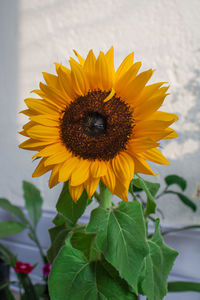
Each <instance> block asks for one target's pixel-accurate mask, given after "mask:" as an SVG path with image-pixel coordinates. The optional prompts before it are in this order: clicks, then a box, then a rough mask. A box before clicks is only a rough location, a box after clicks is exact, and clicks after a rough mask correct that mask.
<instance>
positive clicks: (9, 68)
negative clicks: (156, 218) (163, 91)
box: [0, 0, 200, 225]
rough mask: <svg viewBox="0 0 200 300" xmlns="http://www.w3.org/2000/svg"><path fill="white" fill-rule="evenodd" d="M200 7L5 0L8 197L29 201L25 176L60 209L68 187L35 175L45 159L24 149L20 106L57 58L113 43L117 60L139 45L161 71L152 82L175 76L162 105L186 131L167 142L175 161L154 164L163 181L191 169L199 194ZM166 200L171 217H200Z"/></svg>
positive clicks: (0, 7)
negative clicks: (58, 199) (23, 188)
mask: <svg viewBox="0 0 200 300" xmlns="http://www.w3.org/2000/svg"><path fill="white" fill-rule="evenodd" d="M199 13H200V1H199V0H190V1H189V0H170V1H169V0H168V1H167V0H151V1H149V0H140V1H139V0H124V1H122V0H101V1H99V0H84V1H83V0H76V1H74V0H68V1H66V0H43V1H40V0H32V1H26V0H21V1H19V2H17V1H15V0H3V1H1V3H0V14H1V18H0V23H1V24H0V25H1V26H0V28H3V30H1V31H2V32H1V34H2V39H3V40H4V43H2V44H1V48H2V53H1V54H0V59H1V69H0V76H1V80H0V88H1V94H0V95H1V106H2V108H1V111H0V114H1V117H0V122H1V125H0V132H1V141H0V143H1V156H0V164H1V166H0V169H1V180H0V191H1V192H0V193H1V196H6V197H8V198H10V199H11V200H12V201H13V202H14V203H17V204H22V203H23V202H22V192H21V182H22V180H23V179H25V180H29V181H32V182H33V183H34V184H36V185H37V186H38V187H39V188H41V190H42V193H43V196H44V198H45V208H46V209H54V207H55V202H56V197H57V195H58V193H59V191H60V186H58V187H55V188H54V189H53V190H49V189H48V185H47V179H48V175H47V176H46V175H45V176H43V177H41V178H38V179H32V178H31V174H32V172H33V170H34V168H35V166H36V164H37V163H36V162H35V163H32V162H31V156H32V153H31V152H29V151H23V150H19V149H18V148H17V144H18V143H19V142H20V141H21V140H22V138H21V137H20V136H18V135H17V133H16V131H17V130H20V129H21V126H22V125H23V124H24V122H25V117H23V116H21V115H18V114H17V112H18V111H20V110H21V109H23V108H24V107H25V106H24V103H23V99H24V98H26V97H29V96H30V94H29V91H30V90H32V89H35V88H37V87H38V83H39V81H41V80H42V72H43V71H46V72H54V65H53V62H55V61H57V62H61V63H65V62H66V60H67V59H68V58H69V56H72V55H73V52H72V49H76V50H78V51H79V52H80V53H81V54H82V55H83V56H85V55H86V54H87V52H88V50H89V49H91V48H93V49H94V51H95V53H98V51H99V50H100V49H102V50H103V51H106V50H107V49H108V48H109V47H110V46H111V45H113V46H114V47H115V64H116V66H118V65H119V63H120V62H121V60H122V59H123V58H124V57H125V56H126V55H127V54H129V53H130V52H131V51H133V50H134V51H135V60H136V61H137V60H141V61H142V62H143V69H145V68H151V67H152V68H154V69H156V70H157V71H156V72H155V75H154V76H153V80H152V82H153V81H157V80H159V81H168V82H169V83H170V86H171V88H170V93H171V95H170V96H168V97H167V98H166V101H165V104H164V105H163V108H162V109H163V110H166V111H168V112H174V113H177V114H178V116H179V118H180V120H179V122H177V124H176V125H175V126H174V128H175V129H176V130H177V131H178V133H179V138H178V139H176V140H174V141H168V142H164V143H162V151H163V153H164V154H165V155H166V156H167V158H168V159H169V160H170V162H171V166H164V167H160V166H157V165H154V170H155V171H157V172H158V173H159V174H160V175H159V176H158V177H157V179H156V180H157V181H161V180H163V177H164V176H165V175H166V174H172V173H176V174H179V175H182V176H184V177H185V178H186V179H187V180H188V189H187V194H188V196H191V195H192V194H193V193H194V190H195V185H196V182H197V181H200V171H199V162H200V155H199V149H200V143H199V128H200V121H199V120H200V110H199V108H200V99H199V98H200V95H199V91H200V34H199V28H200V19H199ZM2 39H1V41H2ZM0 51H1V50H0ZM160 206H161V208H162V209H163V210H164V211H165V215H166V219H165V222H166V223H168V224H171V225H172V224H173V223H175V224H181V223H197V222H198V223H200V219H199V211H200V209H199V211H198V212H197V213H196V214H192V213H190V211H189V210H188V209H185V207H184V206H183V205H182V204H181V203H180V202H179V201H178V200H177V199H175V198H174V199H171V200H168V201H167V199H163V200H162V201H160Z"/></svg>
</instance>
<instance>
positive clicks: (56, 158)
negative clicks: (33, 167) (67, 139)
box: [45, 148, 71, 166]
mask: <svg viewBox="0 0 200 300" xmlns="http://www.w3.org/2000/svg"><path fill="white" fill-rule="evenodd" d="M70 157H71V153H70V152H69V151H67V149H65V148H64V149H62V150H61V151H60V152H58V153H55V154H53V155H51V156H49V157H48V158H47V159H46V161H45V166H48V165H55V164H58V163H62V162H64V161H66V160H68V159H69V158H70Z"/></svg>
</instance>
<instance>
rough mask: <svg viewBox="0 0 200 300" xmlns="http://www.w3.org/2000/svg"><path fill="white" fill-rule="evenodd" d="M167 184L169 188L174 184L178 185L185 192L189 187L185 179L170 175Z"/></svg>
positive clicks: (166, 178)
mask: <svg viewBox="0 0 200 300" xmlns="http://www.w3.org/2000/svg"><path fill="white" fill-rule="evenodd" d="M165 182H166V184H167V185H168V186H170V185H172V184H176V185H178V186H179V187H180V188H181V189H182V191H184V190H185V189H186V187H187V182H186V180H185V179H184V178H183V177H180V176H178V175H168V176H166V177H165Z"/></svg>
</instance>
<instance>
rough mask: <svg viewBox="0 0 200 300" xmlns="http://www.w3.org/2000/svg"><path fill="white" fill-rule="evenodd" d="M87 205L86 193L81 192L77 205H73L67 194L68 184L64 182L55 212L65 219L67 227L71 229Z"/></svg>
mask: <svg viewBox="0 0 200 300" xmlns="http://www.w3.org/2000/svg"><path fill="white" fill-rule="evenodd" d="M87 204H88V196H87V193H86V191H85V190H84V191H83V193H82V195H81V197H80V199H79V200H78V201H77V203H75V202H74V201H73V200H72V197H71V195H70V193H69V187H68V182H65V183H64V185H63V189H62V192H61V194H60V196H59V199H58V202H57V205H56V208H57V211H58V212H59V213H60V214H61V215H63V216H64V217H65V219H66V222H67V223H68V225H69V226H72V227H73V226H74V225H75V224H76V222H77V221H78V219H79V218H80V217H81V216H82V214H83V213H84V211H85V209H86V207H87Z"/></svg>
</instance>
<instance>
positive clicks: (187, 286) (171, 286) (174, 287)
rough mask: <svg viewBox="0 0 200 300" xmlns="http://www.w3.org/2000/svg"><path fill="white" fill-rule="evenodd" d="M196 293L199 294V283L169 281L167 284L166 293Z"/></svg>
mask: <svg viewBox="0 0 200 300" xmlns="http://www.w3.org/2000/svg"><path fill="white" fill-rule="evenodd" d="M188 291H193V292H198V293H200V282H191V281H171V282H168V292H171V293H174V292H179V293H180V292H188Z"/></svg>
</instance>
